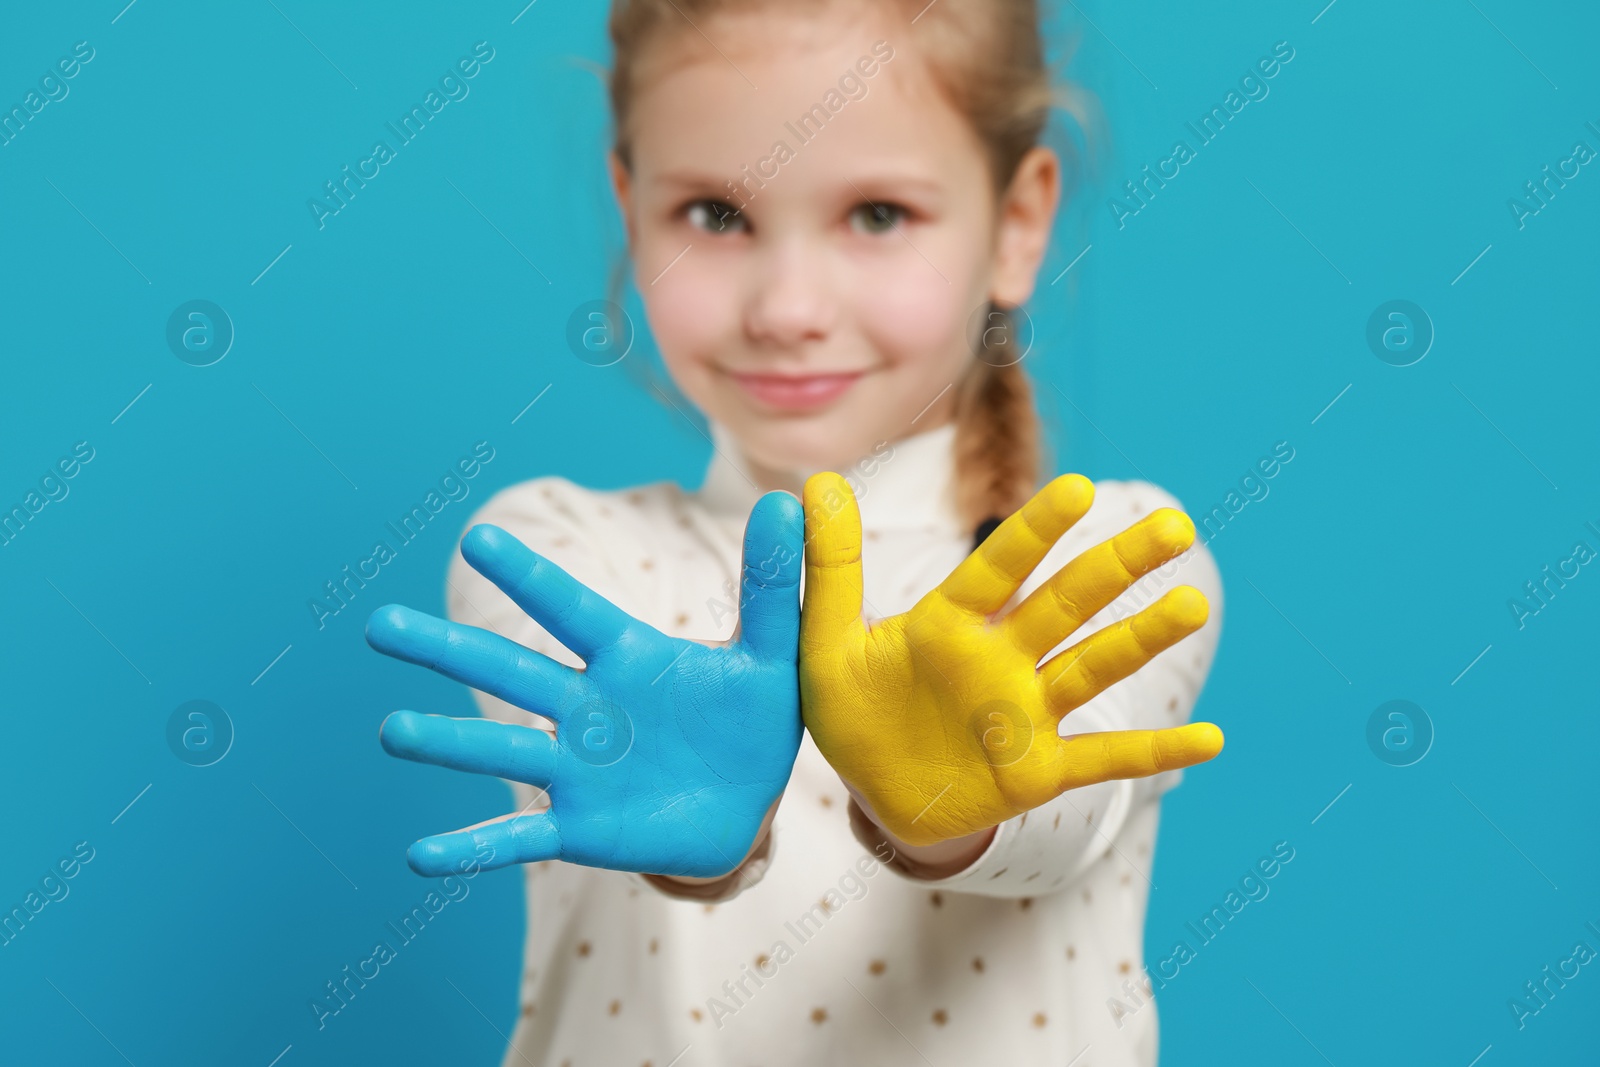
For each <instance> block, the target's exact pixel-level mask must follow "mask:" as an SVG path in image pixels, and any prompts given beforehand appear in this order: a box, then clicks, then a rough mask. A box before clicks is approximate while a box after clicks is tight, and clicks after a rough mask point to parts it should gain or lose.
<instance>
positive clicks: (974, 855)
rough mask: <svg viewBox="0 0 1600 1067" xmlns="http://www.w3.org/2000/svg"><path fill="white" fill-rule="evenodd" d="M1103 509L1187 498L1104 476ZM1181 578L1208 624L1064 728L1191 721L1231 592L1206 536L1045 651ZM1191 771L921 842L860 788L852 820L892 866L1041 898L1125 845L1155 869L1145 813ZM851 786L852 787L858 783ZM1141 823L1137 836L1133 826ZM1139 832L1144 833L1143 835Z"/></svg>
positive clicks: (1082, 794)
mask: <svg viewBox="0 0 1600 1067" xmlns="http://www.w3.org/2000/svg"><path fill="white" fill-rule="evenodd" d="M1095 507H1096V508H1101V507H1104V508H1107V509H1108V511H1107V512H1106V514H1110V515H1114V516H1118V517H1122V516H1126V517H1127V519H1128V521H1132V520H1133V519H1134V518H1136V517H1138V516H1141V515H1147V514H1149V513H1150V512H1151V511H1153V510H1156V509H1158V508H1163V507H1169V508H1173V509H1176V510H1182V505H1181V504H1180V503H1179V502H1178V501H1177V500H1176V499H1175V498H1173V497H1172V496H1171V495H1170V494H1168V493H1166V492H1165V491H1164V490H1162V489H1161V488H1159V487H1158V486H1154V485H1151V484H1150V483H1147V482H1138V481H1135V482H1113V481H1107V482H1101V483H1098V485H1097V496H1096V501H1095ZM1096 539H1097V538H1096V537H1095V536H1094V535H1092V534H1089V533H1080V532H1077V531H1076V530H1074V529H1069V530H1068V532H1067V533H1066V534H1065V535H1063V536H1062V537H1061V538H1060V539H1059V540H1058V541H1057V542H1056V543H1055V544H1054V545H1053V546H1052V547H1051V549H1050V551H1049V552H1048V553H1047V554H1046V556H1045V558H1044V560H1043V561H1042V562H1041V563H1040V564H1039V565H1038V566H1037V567H1036V568H1035V569H1034V571H1033V572H1032V573H1031V574H1030V575H1029V577H1028V579H1027V580H1026V581H1025V582H1024V583H1023V585H1022V586H1021V588H1020V589H1019V590H1018V592H1017V594H1016V596H1015V598H1014V600H1013V601H1012V603H1019V602H1021V601H1022V600H1023V599H1025V598H1026V597H1027V596H1028V595H1029V594H1031V593H1032V592H1033V591H1034V590H1036V589H1038V588H1039V587H1040V586H1041V585H1043V584H1044V583H1045V582H1046V581H1048V580H1049V579H1050V577H1051V576H1052V575H1053V574H1055V573H1056V571H1058V570H1059V569H1060V568H1061V567H1062V566H1063V565H1065V564H1066V563H1067V562H1068V561H1069V560H1071V559H1072V558H1073V557H1075V556H1076V555H1077V554H1078V553H1080V552H1083V551H1084V550H1085V549H1087V548H1089V547H1090V545H1091V544H1092V543H1093V542H1094V541H1095V540H1096ZM1179 585H1189V586H1192V587H1194V588H1195V589H1198V590H1199V591H1200V592H1201V593H1202V594H1203V595H1204V596H1205V598H1206V600H1207V601H1208V602H1209V609H1210V610H1209V615H1208V617H1207V620H1206V622H1205V623H1204V625H1202V626H1201V627H1200V628H1199V629H1198V630H1196V631H1195V632H1194V633H1192V634H1190V635H1189V636H1187V637H1185V638H1183V639H1182V640H1181V641H1179V642H1178V643H1177V644H1175V645H1173V646H1172V647H1170V648H1167V649H1166V650H1165V651H1163V652H1161V653H1159V654H1158V655H1156V656H1155V657H1154V658H1153V659H1151V660H1150V662H1148V663H1146V664H1145V665H1144V666H1143V667H1141V668H1140V669H1138V670H1137V671H1135V672H1134V673H1133V674H1131V675H1130V676H1128V677H1126V678H1124V679H1123V680H1122V681H1119V682H1116V683H1114V684H1112V685H1110V686H1109V687H1108V688H1106V689H1104V690H1102V691H1101V692H1099V693H1097V694H1096V695H1095V696H1094V697H1092V698H1090V699H1089V700H1087V701H1085V702H1084V703H1082V704H1081V705H1079V706H1078V707H1076V708H1075V709H1073V710H1072V711H1070V712H1069V713H1068V714H1067V715H1066V716H1065V717H1064V718H1063V719H1062V720H1061V723H1060V726H1059V732H1060V734H1061V735H1062V736H1070V735H1073V734H1080V733H1094V732H1101V731H1122V730H1160V729H1163V728H1167V727H1174V726H1180V725H1183V724H1184V723H1186V722H1188V721H1189V719H1190V716H1191V713H1192V711H1193V708H1194V704H1195V701H1196V699H1197V698H1198V696H1199V693H1200V690H1201V687H1202V685H1203V684H1204V681H1205V677H1206V674H1207V672H1208V671H1209V669H1210V665H1211V662H1212V660H1213V659H1214V657H1215V654H1216V648H1217V643H1218V638H1219V635H1220V632H1221V626H1222V614H1223V611H1222V609H1223V591H1222V582H1221V576H1220V574H1219V573H1218V570H1217V566H1216V562H1215V560H1214V559H1213V557H1212V555H1211V553H1210V551H1209V550H1208V549H1207V548H1206V547H1205V545H1204V543H1203V542H1202V541H1200V540H1198V539H1197V540H1196V541H1195V543H1194V544H1193V545H1192V547H1190V548H1189V549H1188V550H1186V551H1185V552H1183V553H1182V554H1181V555H1179V556H1178V557H1176V558H1175V559H1173V560H1172V561H1171V562H1169V563H1167V564H1165V565H1163V566H1160V567H1157V568H1155V569H1153V570H1151V571H1150V572H1149V573H1147V574H1145V575H1144V576H1143V577H1142V578H1140V579H1139V580H1138V581H1137V582H1135V583H1134V584H1133V585H1132V586H1131V587H1129V588H1128V589H1126V590H1125V591H1123V592H1122V593H1121V594H1120V595H1119V596H1118V597H1117V598H1116V599H1115V600H1113V601H1112V602H1110V603H1109V604H1107V605H1106V607H1104V608H1103V609H1101V610H1100V611H1099V612H1097V613H1096V614H1095V615H1094V616H1093V617H1091V618H1089V619H1088V620H1086V621H1085V622H1084V623H1083V625H1082V626H1080V627H1079V629H1078V630H1077V631H1076V632H1074V633H1073V634H1071V635H1070V636H1068V637H1067V638H1066V639H1064V640H1063V641H1062V642H1060V643H1059V644H1058V645H1057V646H1056V647H1055V648H1053V649H1051V650H1050V651H1049V652H1048V653H1046V654H1045V656H1043V657H1042V659H1043V660H1044V661H1045V662H1048V660H1049V657H1050V656H1051V655H1054V654H1056V653H1057V652H1059V651H1060V650H1062V649H1065V648H1070V647H1071V646H1072V645H1074V644H1076V643H1077V642H1078V641H1080V640H1082V639H1083V638H1085V637H1087V636H1088V635H1090V634H1092V633H1095V632H1096V631H1098V630H1100V629H1101V628H1102V627H1105V626H1107V625H1110V624H1113V623H1116V622H1118V621H1120V620H1123V619H1127V618H1129V617H1131V616H1132V615H1133V614H1134V613H1135V612H1137V611H1138V610H1139V609H1141V608H1144V607H1146V606H1148V605H1149V604H1151V603H1153V602H1154V601H1155V600H1157V599H1158V598H1159V597H1160V596H1162V595H1163V594H1164V593H1166V592H1168V591H1169V590H1171V589H1174V588H1176V587H1177V586H1179ZM1182 774H1183V772H1182V770H1169V771H1164V772H1161V773H1158V774H1155V775H1152V776H1149V777H1139V778H1117V779H1111V780H1107V781H1101V782H1096V783H1094V784H1092V785H1086V786H1081V787H1078V788H1074V789H1069V790H1067V791H1065V792H1063V793H1060V794H1059V795H1057V796H1056V797H1054V798H1053V799H1050V800H1048V801H1046V802H1045V803H1043V804H1041V805H1039V806H1037V807H1035V808H1033V809H1031V810H1029V811H1026V812H1023V813H1021V814H1019V815H1016V816H1014V817H1012V818H1010V819H1007V820H1005V821H1003V822H1001V823H999V824H998V825H996V826H992V827H990V828H988V829H986V830H982V831H979V832H977V833H973V834H968V835H964V836H960V837H955V838H949V839H945V840H941V841H939V842H937V843H934V844H920V845H912V844H909V843H907V842H905V841H903V840H900V839H898V838H897V837H896V835H894V834H893V833H892V832H890V831H889V830H887V829H885V828H884V826H883V825H882V823H881V822H880V820H879V819H878V818H876V816H875V815H874V814H873V813H872V811H871V807H870V805H869V804H867V803H866V802H865V801H864V799H863V798H862V797H861V796H860V794H859V793H858V792H856V791H855V790H853V789H851V790H850V792H851V802H850V821H851V828H852V830H853V831H854V832H855V834H856V837H857V839H858V840H859V841H860V842H861V844H862V846H863V847H865V848H867V849H868V850H869V851H871V850H873V849H875V848H877V847H878V846H880V844H882V843H884V842H887V843H888V844H889V845H891V846H892V847H893V848H894V849H895V859H894V860H892V861H890V862H889V863H888V865H889V866H890V867H892V868H894V869H895V870H896V871H897V872H899V873H900V874H901V875H903V876H905V877H908V878H913V879H916V880H918V881H919V882H923V883H925V884H926V885H927V886H928V888H930V889H949V890H952V891H956V892H970V893H976V894H980V895H985V896H1004V897H1031V896H1040V895H1043V894H1046V893H1051V892H1061V891H1065V890H1067V889H1069V888H1071V887H1072V886H1073V885H1074V884H1075V882H1076V881H1077V880H1078V879H1079V878H1080V877H1081V876H1082V875H1083V874H1084V873H1085V872H1086V871H1087V870H1088V869H1089V867H1090V866H1091V865H1092V864H1093V863H1094V862H1095V861H1097V860H1098V859H1100V858H1101V857H1103V856H1105V855H1107V854H1108V853H1111V852H1113V851H1115V852H1116V853H1118V854H1119V856H1120V859H1121V861H1122V862H1125V863H1127V864H1129V865H1130V866H1132V867H1133V868H1134V870H1135V871H1137V872H1139V873H1140V875H1141V877H1143V876H1144V874H1145V872H1146V871H1147V870H1148V867H1149V865H1150V862H1151V859H1152V855H1151V853H1152V852H1153V841H1150V840H1145V839H1144V835H1146V834H1148V833H1149V832H1150V831H1149V827H1150V826H1152V825H1153V820H1150V819H1145V818H1135V815H1136V814H1137V813H1138V812H1139V811H1140V810H1141V808H1142V807H1143V806H1145V805H1149V804H1153V803H1155V802H1157V801H1159V799H1160V797H1161V795H1162V794H1163V793H1164V792H1165V791H1166V790H1167V789H1168V788H1171V787H1172V786H1173V785H1176V784H1177V783H1178V781H1179V780H1181V777H1182ZM846 788H847V789H849V788H850V787H849V786H848V784H847V785H846ZM1134 826H1137V827H1138V828H1139V829H1138V832H1137V833H1136V834H1135V833H1134V832H1133V831H1132V830H1131V829H1130V827H1134ZM1130 834H1132V835H1133V836H1135V837H1138V838H1139V839H1138V840H1133V839H1131V837H1130Z"/></svg>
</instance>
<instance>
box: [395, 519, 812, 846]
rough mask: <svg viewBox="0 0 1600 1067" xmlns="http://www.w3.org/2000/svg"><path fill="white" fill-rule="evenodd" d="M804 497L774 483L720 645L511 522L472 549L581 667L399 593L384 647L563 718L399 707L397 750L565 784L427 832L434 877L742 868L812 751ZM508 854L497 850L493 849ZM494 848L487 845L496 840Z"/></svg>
mask: <svg viewBox="0 0 1600 1067" xmlns="http://www.w3.org/2000/svg"><path fill="white" fill-rule="evenodd" d="M802 526H803V522H802V513H801V510H800V502H799V501H798V500H797V499H795V497H794V496H792V495H791V494H788V493H782V492H772V493H768V494H766V495H765V496H763V497H762V498H761V499H760V500H759V501H757V502H756V505H755V507H754V508H753V509H752V510H751V512H750V518H749V521H748V522H747V524H746V526H745V538H744V559H743V564H742V575H741V580H740V583H739V623H738V627H737V629H736V630H735V632H734V635H733V637H732V638H731V639H730V640H729V641H728V642H726V643H724V644H720V645H713V644H704V643H700V642H696V641H689V640H684V639H681V638H675V637H668V636H667V635H666V634H663V633H661V632H660V631H659V630H657V629H655V628H654V627H652V626H649V625H647V624H645V623H643V622H641V621H639V620H637V619H634V618H632V617H631V616H629V615H628V614H627V613H625V612H624V611H622V610H621V609H620V608H618V607H617V606H616V605H614V604H612V603H611V602H610V601H608V600H606V599H605V598H604V597H602V596H600V595H599V594H598V593H595V592H594V591H593V590H591V589H589V588H587V587H586V586H584V585H583V584H582V583H580V582H579V581H577V580H576V579H575V578H573V577H572V576H571V575H569V574H567V573H566V572H565V571H563V570H562V569H561V568H560V567H558V566H556V565H555V564H554V563H552V562H550V561H549V560H547V559H544V558H543V557H541V556H539V555H538V554H536V553H535V552H533V551H532V550H530V549H529V548H528V547H527V546H525V545H523V544H522V543H521V542H520V541H518V540H517V539H516V538H514V537H512V536H511V535H510V534H508V533H507V532H506V531H504V530H502V529H500V528H499V527H497V526H493V525H487V524H480V525H477V526H474V527H473V528H472V529H470V530H468V531H467V534H466V536H465V537H463V538H462V541H461V554H462V556H463V557H464V558H465V559H466V561H467V562H468V563H469V564H471V565H472V567H473V568H474V569H475V570H477V571H478V572H479V573H480V574H482V575H484V576H485V577H486V578H488V579H489V580H490V581H492V582H494V584H495V585H497V586H498V587H500V588H501V589H502V590H504V591H505V593H506V595H507V596H509V597H510V598H511V599H512V600H513V601H515V602H516V603H517V605H518V606H519V607H521V608H522V610H523V611H526V612H527V613H528V615H529V616H531V617H532V618H533V619H534V620H535V621H537V622H538V623H539V624H540V625H541V626H543V627H544V628H545V629H546V630H548V631H549V632H550V634H551V635H552V636H554V637H555V638H556V639H557V640H558V641H560V642H561V643H562V644H563V645H565V646H566V647H568V648H570V649H571V650H572V651H573V652H574V653H576V654H577V655H578V656H579V657H580V658H581V659H582V660H583V661H584V664H585V669H581V670H580V669H576V668H572V667H568V666H566V665H565V664H561V663H557V662H556V661H555V660H552V659H550V658H549V657H548V656H545V655H542V654H540V653H538V652H535V651H532V650H530V649H527V648H524V647H523V646H522V645H519V644H517V643H516V642H514V641H511V640H508V639H506V638H505V637H502V636H500V635H498V634H495V633H492V632H490V631H488V630H483V629H480V628H478V627H475V626H464V625H461V624H459V623H453V622H448V621H445V620H443V619H438V618H435V617H433V616H431V615H426V614H423V613H421V612H417V611H413V610H411V609H409V608H405V607H402V606H400V605H397V604H391V605H387V606H385V607H382V608H379V609H378V610H377V611H375V612H373V614H372V617H371V618H370V619H369V620H368V622H367V642H368V643H369V644H371V645H372V647H373V648H375V649H377V650H378V651H379V652H383V653H385V654H386V655H390V656H394V657H396V658H398V659H403V660H406V661H407V662H410V663H416V664H419V665H421V666H424V667H430V668H432V669H433V670H435V671H438V672H439V673H440V674H443V675H446V676H447V677H450V678H454V679H455V680H457V681H460V682H465V683H466V684H467V685H470V686H472V687H473V688H475V689H480V690H482V691H483V692H486V693H489V694H491V695H493V696H497V697H499V698H501V699H502V700H505V701H507V702H509V703H511V704H514V705H516V706H518V707H521V708H525V709H527V710H529V711H532V712H536V713H538V714H540V715H543V716H546V717H547V718H549V719H550V720H552V721H553V722H554V723H555V731H554V733H551V732H550V731H548V730H542V729H538V728H536V727H534V726H531V725H530V726H522V725H515V724H510V723H502V722H496V721H493V720H489V719H477V718H471V719H456V718H450V717H448V716H443V715H424V714H420V713H418V712H415V711H396V712H394V713H393V714H391V715H390V716H389V717H388V718H386V719H385V720H384V722H383V727H382V729H381V731H380V734H379V736H380V739H381V741H382V743H383V747H384V748H385V749H386V750H387V751H388V752H389V754H390V755H394V756H399V757H401V758H403V759H410V760H417V761H419V762H423V763H434V764H438V765H440V766H444V767H451V768H454V769H456V770H462V771H470V772H473V773H476V774H493V775H498V776H500V777H502V778H510V779H513V780H516V781H520V782H527V783H529V784H531V785H534V786H537V787H539V788H540V789H544V790H548V793H549V797H550V807H549V809H548V810H546V811H540V812H536V813H533V814H516V815H508V816H503V817H501V818H498V819H492V820H490V821H488V822H486V823H481V824H479V825H477V826H472V827H467V828H466V829H463V830H458V831H456V832H454V833H448V834H441V835H438V836H435V837H427V838H423V839H422V840H420V841H418V842H416V843H415V844H414V845H412V846H411V848H410V850H409V852H408V854H407V858H408V859H409V861H410V863H411V867H412V869H413V870H415V871H416V872H417V873H418V874H421V875H425V876H439V875H444V874H451V873H454V872H455V871H456V869H457V865H458V863H460V862H461V861H463V860H472V861H476V862H479V863H480V866H483V867H503V866H506V865H508V864H511V863H530V862H534V861H538V860H549V859H561V860H566V861H567V862H569V863H578V864H583V865H585V866H590V867H604V868H609V869H611V870H621V871H637V872H643V873H651V874H666V875H678V876H686V877H699V878H707V877H715V876H718V875H722V874H726V873H727V872H729V871H731V870H733V869H734V868H735V867H736V866H738V864H739V862H740V861H741V860H742V859H743V858H744V856H745V855H746V854H747V853H748V852H749V851H750V848H751V846H752V845H753V844H754V843H755V840H756V834H757V832H758V830H759V829H760V827H761V825H762V822H763V820H764V819H765V817H766V815H767V812H768V810H769V809H770V808H771V807H772V805H773V804H774V802H776V800H777V799H778V797H779V795H781V794H782V792H783V789H784V786H785V785H786V784H787V783H788V781H789V773H790V771H791V770H792V769H793V766H794V759H795V754H796V752H797V751H798V750H799V747H800V736H801V730H802V726H801V720H800V695H799V683H798V670H797V666H796V655H797V650H798V647H799V626H800V596H799V585H800V569H801V545H802ZM484 845H487V846H489V847H490V848H492V849H493V850H494V858H493V859H492V860H491V861H489V862H488V863H487V864H484V863H482V862H481V853H480V851H479V850H480V846H484ZM484 851H487V849H485V850H484Z"/></svg>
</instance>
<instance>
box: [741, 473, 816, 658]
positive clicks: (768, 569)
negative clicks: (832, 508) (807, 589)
mask: <svg viewBox="0 0 1600 1067" xmlns="http://www.w3.org/2000/svg"><path fill="white" fill-rule="evenodd" d="M803 526H804V523H803V521H802V517H801V512H800V501H798V500H796V499H795V497H794V494H793V493H785V492H782V491H775V492H771V493H767V494H766V495H765V496H763V497H762V498H761V499H760V500H758V501H756V505H755V507H753V508H752V509H750V519H749V521H748V522H747V523H745V528H744V563H743V566H742V567H741V568H740V577H739V640H741V641H743V642H744V644H745V646H746V647H748V648H749V649H750V651H752V652H754V653H755V654H756V655H757V656H760V657H763V658H766V657H771V658H773V659H782V660H787V661H789V662H790V663H793V662H794V660H795V658H796V655H797V652H798V648H799V642H800V553H801V548H802V545H801V538H802V536H803V532H804V531H803Z"/></svg>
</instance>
